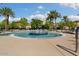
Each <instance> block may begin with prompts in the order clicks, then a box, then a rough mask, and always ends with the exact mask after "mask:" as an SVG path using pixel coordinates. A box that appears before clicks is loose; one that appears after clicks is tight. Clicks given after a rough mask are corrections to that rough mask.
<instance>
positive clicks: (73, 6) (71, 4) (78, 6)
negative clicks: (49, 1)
mask: <svg viewBox="0 0 79 59" xmlns="http://www.w3.org/2000/svg"><path fill="white" fill-rule="evenodd" d="M60 5H62V6H67V7H71V8H73V9H75V10H77V9H79V3H60Z"/></svg>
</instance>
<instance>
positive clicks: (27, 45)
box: [0, 34, 78, 56]
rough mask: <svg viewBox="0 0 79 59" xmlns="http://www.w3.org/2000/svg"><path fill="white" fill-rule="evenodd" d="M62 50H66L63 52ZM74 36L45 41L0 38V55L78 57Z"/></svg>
mask: <svg viewBox="0 0 79 59" xmlns="http://www.w3.org/2000/svg"><path fill="white" fill-rule="evenodd" d="M64 48H65V49H66V48H68V49H67V50H68V51H66V50H64ZM74 48H75V39H74V35H70V34H66V36H64V37H60V38H53V39H47V40H42V39H41V40H40V39H39V40H28V39H27V40H25V39H19V38H13V37H10V36H0V55H9V56H11V55H12V56H18V55H19V56H72V55H78V53H75V52H73V51H74V50H75V49H74ZM71 50H72V51H71Z"/></svg>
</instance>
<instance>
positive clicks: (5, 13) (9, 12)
mask: <svg viewBox="0 0 79 59" xmlns="http://www.w3.org/2000/svg"><path fill="white" fill-rule="evenodd" d="M0 15H2V16H4V17H5V21H6V25H5V30H8V25H9V17H14V12H13V11H12V9H10V8H8V7H3V8H0Z"/></svg>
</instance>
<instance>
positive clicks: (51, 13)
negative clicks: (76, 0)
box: [47, 10, 61, 29]
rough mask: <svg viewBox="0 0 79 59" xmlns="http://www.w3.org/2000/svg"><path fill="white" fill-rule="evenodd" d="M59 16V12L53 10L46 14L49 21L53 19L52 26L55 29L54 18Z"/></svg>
mask: <svg viewBox="0 0 79 59" xmlns="http://www.w3.org/2000/svg"><path fill="white" fill-rule="evenodd" d="M60 17H61V15H60V14H59V12H57V11H56V10H54V11H50V13H49V14H48V17H47V20H49V21H50V22H53V20H54V21H55V22H54V23H55V26H54V28H55V29H56V19H57V18H60Z"/></svg>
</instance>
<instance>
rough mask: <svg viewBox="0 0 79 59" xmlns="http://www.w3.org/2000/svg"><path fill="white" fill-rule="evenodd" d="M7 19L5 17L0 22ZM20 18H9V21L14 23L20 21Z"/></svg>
mask: <svg viewBox="0 0 79 59" xmlns="http://www.w3.org/2000/svg"><path fill="white" fill-rule="evenodd" d="M4 19H5V18H4V17H3V18H2V19H1V20H0V21H3V20H4ZM19 20H20V18H12V17H9V21H10V22H12V21H19Z"/></svg>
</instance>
